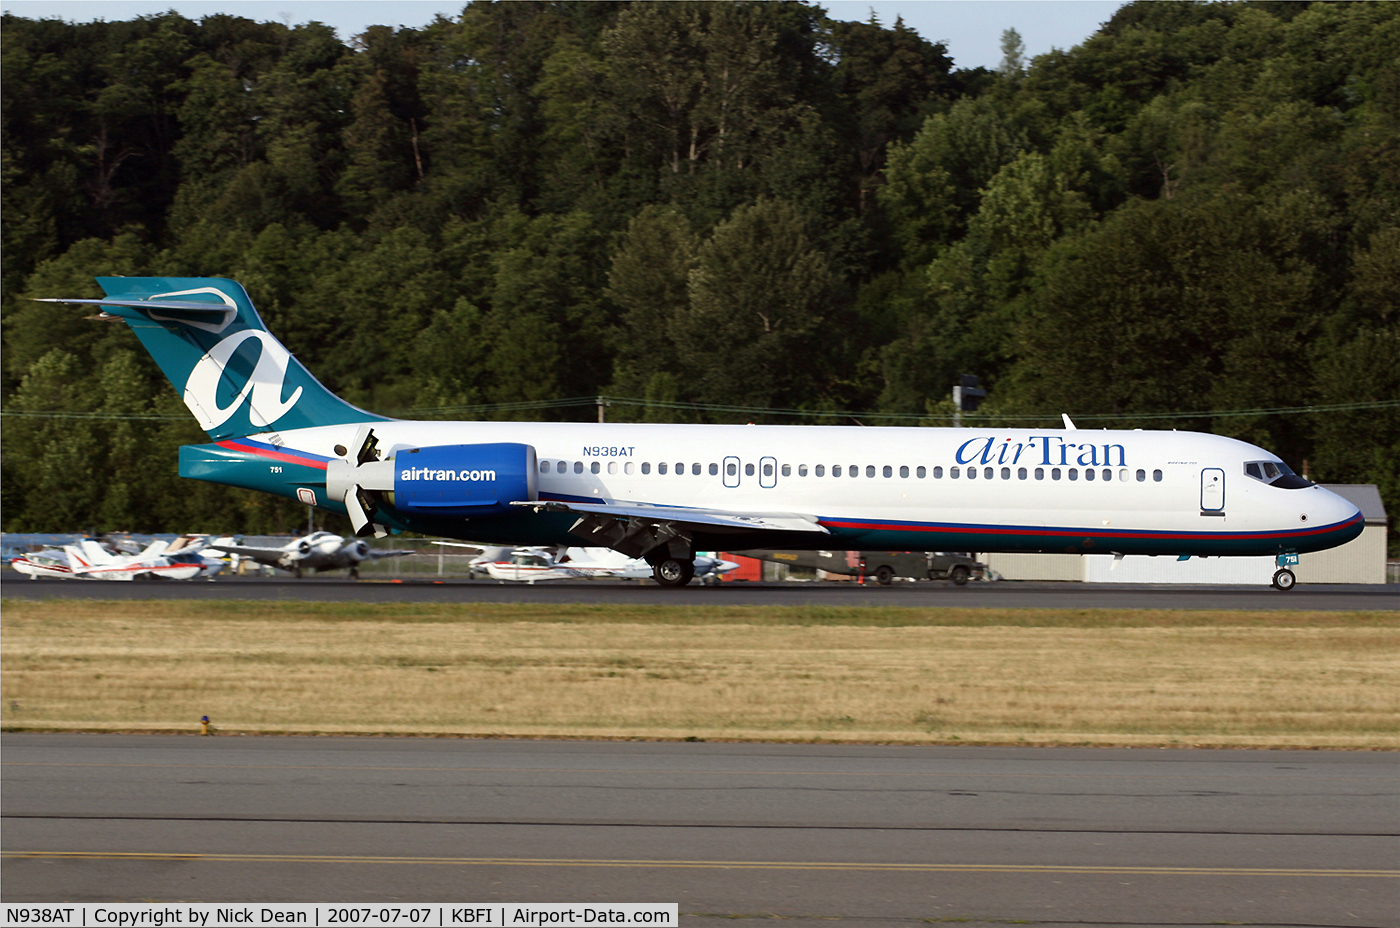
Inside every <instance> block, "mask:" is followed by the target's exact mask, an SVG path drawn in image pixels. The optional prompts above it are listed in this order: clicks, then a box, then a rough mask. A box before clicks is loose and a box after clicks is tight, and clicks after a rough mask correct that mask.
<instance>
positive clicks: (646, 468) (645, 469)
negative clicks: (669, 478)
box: [642, 461, 666, 474]
mask: <svg viewBox="0 0 1400 928" xmlns="http://www.w3.org/2000/svg"><path fill="white" fill-rule="evenodd" d="M661 466H662V467H665V466H666V465H665V464H662V465H661ZM642 473H644V474H649V473H651V462H650V461H643V462H642Z"/></svg>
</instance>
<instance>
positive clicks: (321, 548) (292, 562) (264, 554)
mask: <svg viewBox="0 0 1400 928" xmlns="http://www.w3.org/2000/svg"><path fill="white" fill-rule="evenodd" d="M209 547H211V548H213V549H214V550H215V551H223V552H225V553H226V554H234V555H237V556H238V557H246V558H248V559H250V560H253V561H257V562H258V563H259V564H267V565H268V566H270V567H280V568H281V569H282V570H289V571H291V572H292V573H293V574H295V575H296V577H297V579H301V575H302V573H303V572H304V571H308V570H314V571H317V572H318V573H319V572H322V571H327V570H345V569H346V568H349V570H350V576H352V577H354V578H355V579H356V580H358V579H359V578H360V563H361V562H363V561H369V560H374V561H377V560H379V559H380V558H384V557H395V556H397V555H404V554H413V553H414V552H413V551H410V550H402V551H379V550H376V549H374V548H371V547H370V546H369V544H368V543H366V542H363V541H357V540H356V539H354V538H351V539H348V540H347V539H345V538H342V537H341V536H339V535H337V534H335V533H334V532H312V533H311V534H310V535H307V536H306V537H304V538H294V539H292V540H291V541H289V542H287V543H286V544H285V545H282V546H281V547H278V548H256V547H250V546H248V545H225V544H212V545H210V546H209Z"/></svg>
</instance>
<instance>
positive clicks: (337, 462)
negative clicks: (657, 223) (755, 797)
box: [50, 277, 1363, 589]
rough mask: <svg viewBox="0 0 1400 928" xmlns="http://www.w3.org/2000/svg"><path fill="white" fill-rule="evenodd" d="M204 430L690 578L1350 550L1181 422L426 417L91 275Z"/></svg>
mask: <svg viewBox="0 0 1400 928" xmlns="http://www.w3.org/2000/svg"><path fill="white" fill-rule="evenodd" d="M97 282H98V284H99V285H101V287H102V290H103V292H105V293H106V294H107V296H106V298H105V299H101V300H84V299H56V300H51V301H50V302H59V303H74V304H87V305H96V306H98V307H100V309H101V311H102V312H101V314H100V316H99V317H98V318H115V317H120V318H122V319H124V320H126V323H127V324H128V325H129V326H130V327H131V329H132V331H133V332H135V333H136V336H137V338H139V339H140V340H141V343H142V344H143V345H145V346H146V349H147V350H148V351H149V352H150V353H151V355H152V356H153V357H154V358H155V360H156V363H157V364H159V365H160V367H161V370H162V371H164V372H165V375H166V376H167V377H168V378H170V382H171V383H172V384H173V385H174V386H175V389H176V390H178V391H180V392H181V393H182V394H183V396H184V400H185V405H186V406H187V407H189V410H190V412H191V413H193V414H194V416H195V418H196V419H198V420H199V424H200V426H201V427H203V429H204V430H205V432H207V433H208V435H209V437H210V439H211V441H210V443H209V444H203V445H186V446H183V447H181V448H180V474H181V476H184V477H190V478H193V479H196V480H207V481H210V482H212V483H222V484H227V485H229V486H236V487H248V488H250V489H254V490H262V491H265V492H268V493H275V494H278V495H280V496H286V497H289V498H291V499H296V500H300V501H301V502H303V503H306V504H308V505H311V506H315V507H317V508H319V509H323V510H327V511H330V512H338V513H344V514H345V515H347V516H349V518H350V522H351V524H352V525H353V526H354V529H355V533H356V534H357V535H360V536H364V535H369V534H375V535H383V534H386V533H389V532H403V531H411V532H421V533H423V534H426V535H438V536H443V537H448V538H463V539H465V538H474V539H483V540H484V539H489V540H490V541H492V542H495V543H501V544H512V545H580V544H583V545H596V546H605V547H609V548H612V549H614V550H616V551H620V552H622V553H623V554H626V555H627V556H629V557H640V558H644V559H645V560H646V561H647V562H648V563H649V564H651V565H652V569H653V574H654V576H655V579H656V581H657V582H658V583H660V584H662V585H665V586H682V585H684V584H686V583H688V582H690V580H691V578H692V577H693V575H694V564H695V552H696V550H697V549H705V550H743V549H745V548H756V547H757V548H796V549H831V548H842V549H853V550H862V549H880V550H908V551H932V550H938V551H948V550H954V551H956V550H964V551H983V552H993V551H1025V552H1069V553H1073V554H1087V553H1096V554H1115V555H1126V554H1150V555H1164V556H1169V557H1176V558H1179V559H1186V558H1189V557H1193V556H1195V557H1219V556H1230V555H1236V556H1239V555H1270V556H1273V557H1275V558H1276V559H1277V564H1278V568H1279V569H1278V572H1277V573H1276V574H1275V575H1274V585H1275V586H1276V587H1278V588H1279V589H1290V588H1291V587H1292V586H1293V584H1294V582H1295V580H1296V578H1295V576H1294V574H1293V572H1292V571H1291V570H1289V569H1288V568H1289V566H1290V565H1292V564H1296V563H1297V557H1298V554H1299V553H1300V552H1306V551H1318V550H1322V549H1324V548H1331V547H1334V546H1336V545H1340V544H1343V543H1344V542H1347V541H1350V540H1351V539H1353V538H1355V537H1357V536H1358V535H1359V534H1360V533H1361V530H1362V525H1363V521H1362V517H1361V513H1360V511H1359V510H1358V509H1357V508H1356V507H1355V506H1354V505H1352V504H1351V503H1349V502H1347V501H1346V500H1344V499H1342V498H1341V497H1339V496H1337V495H1335V494H1333V493H1330V492H1328V491H1327V490H1324V489H1323V488H1321V487H1318V486H1315V485H1313V484H1311V483H1309V482H1308V481H1307V480H1305V479H1303V478H1302V477H1299V476H1297V475H1296V474H1294V473H1293V471H1291V470H1290V469H1289V468H1288V466H1287V465H1286V464H1284V463H1283V461H1281V460H1279V458H1278V457H1277V456H1276V455H1273V454H1270V453H1269V452H1268V451H1265V450H1263V449H1262V448H1257V447H1255V446H1253V445H1250V444H1246V443H1244V442H1241V441H1235V440H1233V439H1230V438H1221V437H1219V436H1216V435H1207V434H1201V433H1195V432H1160V431H1140V430H1133V431H1109V430H1103V431H1091V430H1085V429H1074V428H1073V427H1072V423H1071V422H1070V421H1069V419H1068V417H1066V419H1065V426H1066V427H1065V428H1064V429H967V428H953V429H946V428H860V427H835V426H742V425H740V426H732V425H654V424H630V423H620V424H607V425H605V424H601V423H599V424H593V423H573V422H557V423H552V422H439V421H412V420H404V419H390V418H386V417H384V416H379V415H375V414H374V413H369V412H365V411H364V410H362V409H357V408H356V407H354V406H352V405H350V404H349V403H347V402H345V401H344V400H342V399H340V398H339V397H337V396H335V395H334V394H333V393H331V392H330V391H329V390H327V389H326V388H325V387H323V386H322V385H321V384H320V383H319V382H318V381H317V380H316V379H315V378H314V377H312V376H311V374H310V373H309V372H308V371H307V370H306V368H305V367H303V366H302V365H301V363H300V362H298V361H297V360H296V359H295V358H293V357H292V355H291V354H290V353H289V352H288V351H287V349H286V348H285V347H283V345H282V343H281V342H279V341H278V340H277V339H276V338H274V337H273V336H272V334H271V333H270V332H268V331H267V327H266V326H265V325H264V324H263V322H262V319H261V318H260V317H259V316H258V314H257V311H256V310H255V309H254V308H253V303H252V301H251V300H250V299H249V297H248V294H247V292H246V291H245V290H244V289H243V287H242V286H240V285H239V284H238V283H235V282H234V281H231V280H222V279H217V278H193V277H99V278H97Z"/></svg>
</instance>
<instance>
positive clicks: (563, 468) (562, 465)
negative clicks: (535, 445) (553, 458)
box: [554, 461, 569, 474]
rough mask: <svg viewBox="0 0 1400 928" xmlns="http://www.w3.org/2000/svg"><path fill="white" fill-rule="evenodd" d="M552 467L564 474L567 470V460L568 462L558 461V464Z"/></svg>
mask: <svg viewBox="0 0 1400 928" xmlns="http://www.w3.org/2000/svg"><path fill="white" fill-rule="evenodd" d="M554 469H555V470H557V471H559V473H561V474H566V473H568V472H569V462H568V461H560V462H559V463H558V464H555V465H554Z"/></svg>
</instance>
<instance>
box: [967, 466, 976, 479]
mask: <svg viewBox="0 0 1400 928" xmlns="http://www.w3.org/2000/svg"><path fill="white" fill-rule="evenodd" d="M967 479H968V480H976V479H977V468H975V467H969V468H968V469H967Z"/></svg>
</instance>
